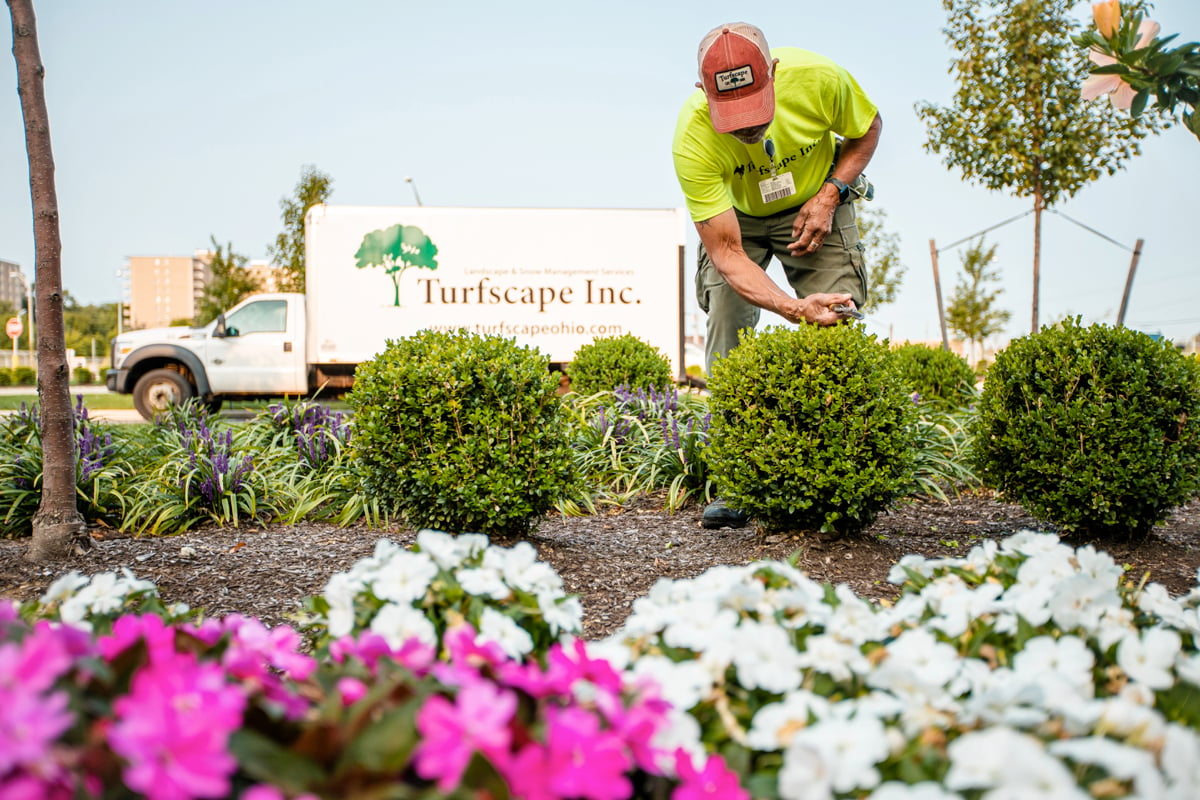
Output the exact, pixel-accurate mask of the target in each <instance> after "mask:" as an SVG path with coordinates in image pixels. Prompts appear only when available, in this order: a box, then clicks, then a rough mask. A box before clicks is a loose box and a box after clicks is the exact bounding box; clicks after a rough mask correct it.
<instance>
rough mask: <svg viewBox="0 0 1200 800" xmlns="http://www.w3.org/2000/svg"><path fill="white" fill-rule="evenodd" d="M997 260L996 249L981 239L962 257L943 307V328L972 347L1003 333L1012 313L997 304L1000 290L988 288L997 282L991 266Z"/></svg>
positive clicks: (997, 278)
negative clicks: (944, 322)
mask: <svg viewBox="0 0 1200 800" xmlns="http://www.w3.org/2000/svg"><path fill="white" fill-rule="evenodd" d="M995 260H996V245H992V246H991V247H987V246H985V245H984V243H983V239H982V238H980V239H979V240H978V241H976V242H975V244H973V245H971V246H970V247H969V248H967V251H966V252H965V253H963V254H962V266H963V274H962V275H959V276H958V283H957V284H956V285H955V287H954V293H953V294H951V295H950V302H949V303H947V304H946V325H947V326H949V328H950V330H952V331H954V332H955V333H957V334H958V335H959V336H961V337H963V338H964V339H966V340H967V341H968V342H970V343H971V350H972V352H973V351H974V349H975V345H977V344H978V345H982V344H983V340H984V339H986V338H987V337H989V336H991V335H993V334H996V333H1000V332H1001V331H1003V330H1004V325H1005V323H1007V322H1008V320H1009V318H1010V317H1012V313H1011V312H1009V311H1006V310H1004V309H1002V308H997V306H996V304H997V302H998V301H999V300H1000V295H1001V294H1003V293H1004V291H1003V290H1002V289H993V288H991V286H992V284H993V283H996V282H998V281H999V279H1000V274H999V270H997V269H994V268H991V267H990V265H991V264H992V263H993V262H994V261H995Z"/></svg>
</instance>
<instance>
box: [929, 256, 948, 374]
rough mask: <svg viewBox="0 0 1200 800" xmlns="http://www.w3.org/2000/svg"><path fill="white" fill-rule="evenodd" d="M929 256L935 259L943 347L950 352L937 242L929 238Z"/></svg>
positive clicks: (934, 276)
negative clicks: (939, 273)
mask: <svg viewBox="0 0 1200 800" xmlns="http://www.w3.org/2000/svg"><path fill="white" fill-rule="evenodd" d="M929 257H930V258H931V259H932V260H933V288H934V291H936V292H937V307H938V325H940V326H941V328H942V349H943V350H945V351H946V352H950V337H949V336H948V335H947V334H946V311H945V309H944V308H943V307H942V281H941V279H940V278H939V277H938V251H937V243H936V242H935V241H934V240H933V239H930V240H929Z"/></svg>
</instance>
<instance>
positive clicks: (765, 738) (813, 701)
mask: <svg viewBox="0 0 1200 800" xmlns="http://www.w3.org/2000/svg"><path fill="white" fill-rule="evenodd" d="M829 707H830V703H829V701H828V700H826V699H825V698H824V697H821V696H820V695H818V694H813V693H812V692H810V691H808V690H807V689H798V690H796V691H794V692H789V693H788V694H786V695H785V696H784V698H783V699H782V700H780V701H779V702H778V703H768V704H767V705H765V706H763V707H762V708H760V709H759V710H758V713H756V714H755V715H754V719H753V721H752V723H751V725H750V730H749V731H748V732H747V733H746V743H747V744H749V745H750V746H751V747H753V748H754V749H755V750H762V751H764V752H771V751H775V750H783V749H785V748H786V747H787V746H788V745H790V744H791V743H792V739H793V738H795V735H796V733H797V732H798V731H800V730H803V729H804V728H806V727H808V725H809V724H810V722H813V721H816V720H819V719H821V718H823V717H827V716H829Z"/></svg>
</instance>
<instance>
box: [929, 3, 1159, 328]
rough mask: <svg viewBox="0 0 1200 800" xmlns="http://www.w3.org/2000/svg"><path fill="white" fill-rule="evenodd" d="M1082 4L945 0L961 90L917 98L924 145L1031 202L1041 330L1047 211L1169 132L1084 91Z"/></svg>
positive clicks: (1154, 119)
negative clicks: (1149, 139)
mask: <svg viewBox="0 0 1200 800" xmlns="http://www.w3.org/2000/svg"><path fill="white" fill-rule="evenodd" d="M1076 5H1077V3H1075V2H1074V0H942V7H943V8H944V9H945V10H946V12H947V24H946V27H945V28H944V29H943V31H944V33H945V35H946V39H947V41H948V43H949V44H950V47H951V49H952V50H953V51H954V58H953V60H952V61H951V66H950V74H951V75H953V76H954V78H955V81H956V82H957V84H958V88H957V90H956V91H955V93H954V96H953V99H952V101H951V102H950V104H949V105H946V106H938V105H935V104H933V103H929V102H921V103H917V104H916V111H917V114H918V116H919V117H920V118H921V119H922V120H923V121H924V122H925V126H926V130H927V134H928V140H927V142H926V144H925V149H926V150H928V151H930V152H933V153H937V154H939V155H941V156H942V159H943V161H944V162H945V163H946V165H947V166H949V167H952V168H957V169H958V170H960V171H961V172H962V174H963V175H964V176H965V177H966V178H967V180H969V181H971V182H973V183H978V184H980V185H982V186H984V187H986V188H988V189H991V190H993V191H1002V192H1007V193H1010V194H1013V195H1015V196H1016V197H1019V198H1029V199H1032V201H1033V209H1034V213H1035V223H1034V226H1035V234H1034V255H1033V330H1035V331H1036V330H1037V327H1038V277H1039V262H1040V247H1041V242H1040V235H1041V234H1040V231H1041V212H1042V209H1043V208H1045V207H1047V206H1053V205H1055V204H1056V203H1058V202H1060V201H1062V200H1067V199H1069V198H1071V197H1072V196H1073V195H1074V194H1075V193H1076V192H1078V191H1079V190H1080V189H1081V188H1082V187H1083V186H1085V185H1087V184H1088V183H1090V182H1091V181H1094V180H1096V179H1097V178H1099V177H1100V176H1101V175H1102V174H1105V173H1107V174H1110V175H1111V174H1113V173H1115V172H1116V171H1117V170H1119V169H1121V168H1122V167H1123V166H1124V164H1125V162H1127V161H1128V160H1129V159H1130V158H1132V157H1133V156H1135V155H1137V154H1139V153H1140V152H1141V148H1140V142H1141V140H1142V139H1144V138H1145V137H1146V136H1147V135H1149V134H1150V133H1152V132H1157V131H1158V130H1159V129H1161V128H1162V126H1163V124H1164V122H1163V120H1162V118H1161V116H1160V115H1156V114H1144V115H1142V116H1141V117H1139V118H1136V119H1135V118H1132V117H1130V116H1129V115H1127V114H1123V113H1121V112H1119V111H1117V110H1116V109H1114V108H1112V107H1111V106H1110V105H1109V104H1108V103H1089V102H1085V101H1084V100H1082V98H1080V96H1079V82H1080V78H1081V76H1082V75H1084V74H1085V73H1086V72H1087V54H1086V53H1084V52H1081V51H1080V50H1079V49H1078V48H1077V47H1075V46H1074V45H1073V43H1072V38H1071V37H1072V34H1073V33H1074V32H1075V31H1076V29H1078V28H1079V27H1080V22H1079V20H1078V19H1076V18H1075V17H1073V16H1072V13H1071V12H1072V9H1073V7H1074V6H1076Z"/></svg>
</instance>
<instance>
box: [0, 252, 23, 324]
mask: <svg viewBox="0 0 1200 800" xmlns="http://www.w3.org/2000/svg"><path fill="white" fill-rule="evenodd" d="M24 299H25V277H24V275H23V273H22V272H21V266H20V265H19V264H17V263H16V262H15V261H5V260H4V259H2V258H0V307H8V308H9V309H11V310H13V311H20V310H21V301H22V300H24Z"/></svg>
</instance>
